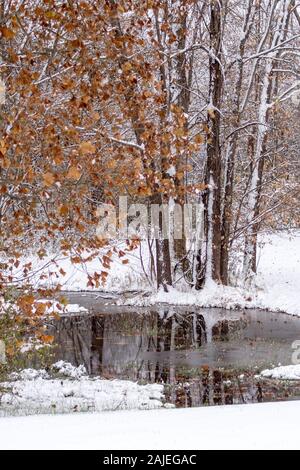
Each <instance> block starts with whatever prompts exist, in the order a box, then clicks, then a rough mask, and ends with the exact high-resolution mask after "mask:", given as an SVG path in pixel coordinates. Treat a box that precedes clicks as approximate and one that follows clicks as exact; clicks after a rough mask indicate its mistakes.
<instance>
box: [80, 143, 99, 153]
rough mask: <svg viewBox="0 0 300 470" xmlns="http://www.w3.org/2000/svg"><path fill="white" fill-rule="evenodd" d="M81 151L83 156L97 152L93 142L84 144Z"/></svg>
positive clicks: (81, 145)
mask: <svg viewBox="0 0 300 470" xmlns="http://www.w3.org/2000/svg"><path fill="white" fill-rule="evenodd" d="M79 149H80V152H81V153H82V154H83V155H89V154H92V153H95V152H96V147H95V145H93V144H92V143H91V142H82V144H80V146H79Z"/></svg>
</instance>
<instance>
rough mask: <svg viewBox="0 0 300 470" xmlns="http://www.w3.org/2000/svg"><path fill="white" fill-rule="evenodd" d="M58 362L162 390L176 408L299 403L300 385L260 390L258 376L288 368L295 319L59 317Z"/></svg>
mask: <svg viewBox="0 0 300 470" xmlns="http://www.w3.org/2000/svg"><path fill="white" fill-rule="evenodd" d="M52 330H53V331H52V333H54V335H55V338H56V342H57V344H58V347H57V350H56V356H57V359H64V360H66V361H68V362H71V363H72V364H74V365H76V366H77V365H80V364H84V365H85V367H86V369H87V370H88V372H89V374H91V375H100V376H102V377H106V378H120V379H130V380H134V381H140V382H150V383H153V382H163V383H165V384H166V393H167V397H168V400H170V401H171V402H172V403H174V404H176V405H177V406H201V405H219V404H233V403H249V402H257V401H264V400H274V399H285V398H288V397H289V396H290V395H291V396H298V395H299V396H300V390H299V385H297V384H294V386H292V387H290V388H287V387H286V386H285V385H282V384H273V383H270V382H268V381H264V382H261V381H259V380H258V379H257V378H256V377H255V374H256V371H257V368H258V367H259V368H262V367H269V366H270V365H277V364H278V363H279V362H280V363H281V364H289V363H290V361H291V343H292V342H293V341H294V340H295V339H297V336H299V334H300V321H299V319H296V318H292V317H286V316H284V315H282V316H280V315H279V316H278V314H276V316H275V314H274V315H273V314H271V313H269V312H265V313H263V312H259V313H258V312H252V313H251V312H248V313H247V314H244V313H238V314H237V313H235V314H228V313H227V312H226V313H224V312H220V311H214V310H210V311H203V312H194V311H191V310H190V311H182V310H176V309H175V310H174V309H169V308H168V309H167V308H165V309H161V310H160V311H151V310H150V311H148V310H146V311H145V310H143V312H123V313H119V312H113V313H107V312H106V313H104V314H101V313H98V314H97V315H91V316H88V315H85V316H76V315H75V316H69V317H63V318H61V319H60V320H59V321H57V322H55V324H53V326H52Z"/></svg>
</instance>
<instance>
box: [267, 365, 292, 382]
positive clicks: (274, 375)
mask: <svg viewBox="0 0 300 470" xmlns="http://www.w3.org/2000/svg"><path fill="white" fill-rule="evenodd" d="M261 376H262V377H265V378H268V379H278V380H300V364H298V365H292V366H282V367H276V368H275V369H268V370H264V371H262V373H261Z"/></svg>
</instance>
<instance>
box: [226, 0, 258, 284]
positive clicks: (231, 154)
mask: <svg viewBox="0 0 300 470" xmlns="http://www.w3.org/2000/svg"><path fill="white" fill-rule="evenodd" d="M252 10H253V0H249V1H248V7H247V12H246V16H245V21H244V25H243V30H242V39H241V42H240V47H239V53H240V54H239V55H240V57H239V62H238V72H237V79H236V84H235V93H236V95H235V97H234V105H233V111H232V115H233V119H234V122H233V129H234V130H233V132H232V134H231V136H230V137H229V142H228V147H227V152H226V162H225V175H224V178H225V184H224V199H223V210H222V225H221V280H222V283H223V284H226V285H227V284H228V282H229V279H228V269H229V249H230V232H231V226H232V218H233V214H232V202H233V189H234V173H235V159H236V153H237V149H238V132H239V131H238V130H239V127H240V126H241V120H242V113H241V95H242V85H243V77H244V62H243V57H244V55H245V46H246V42H247V39H248V36H249V34H250V31H251V27H252V24H253V16H252Z"/></svg>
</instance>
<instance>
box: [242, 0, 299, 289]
mask: <svg viewBox="0 0 300 470" xmlns="http://www.w3.org/2000/svg"><path fill="white" fill-rule="evenodd" d="M292 4H293V1H285V0H282V1H280V2H278V5H279V7H280V6H281V7H282V13H279V12H278V18H277V21H276V23H275V26H276V27H275V28H274V31H275V32H274V33H273V38H272V43H271V48H272V49H274V50H275V52H273V53H272V54H271V55H270V56H269V58H268V59H267V63H266V65H265V69H264V75H263V80H262V86H261V93H260V103H259V111H258V122H259V125H258V130H257V139H256V147H255V154H254V161H253V165H252V176H251V184H250V190H249V197H248V202H247V218H246V232H245V251H244V263H243V279H244V282H246V281H249V280H250V279H251V277H252V275H253V274H255V272H256V253H257V228H258V226H257V223H256V220H257V217H258V216H259V213H260V202H261V183H262V178H263V170H264V160H265V153H266V139H267V135H268V122H269V114H270V104H271V98H272V91H273V90H272V88H273V81H274V76H273V74H272V71H273V66H274V60H275V59H276V58H277V56H278V54H280V52H279V53H278V51H277V50H276V47H278V46H279V45H280V43H282V42H284V40H285V38H286V33H287V30H288V24H289V20H290V16H291V6H292Z"/></svg>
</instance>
